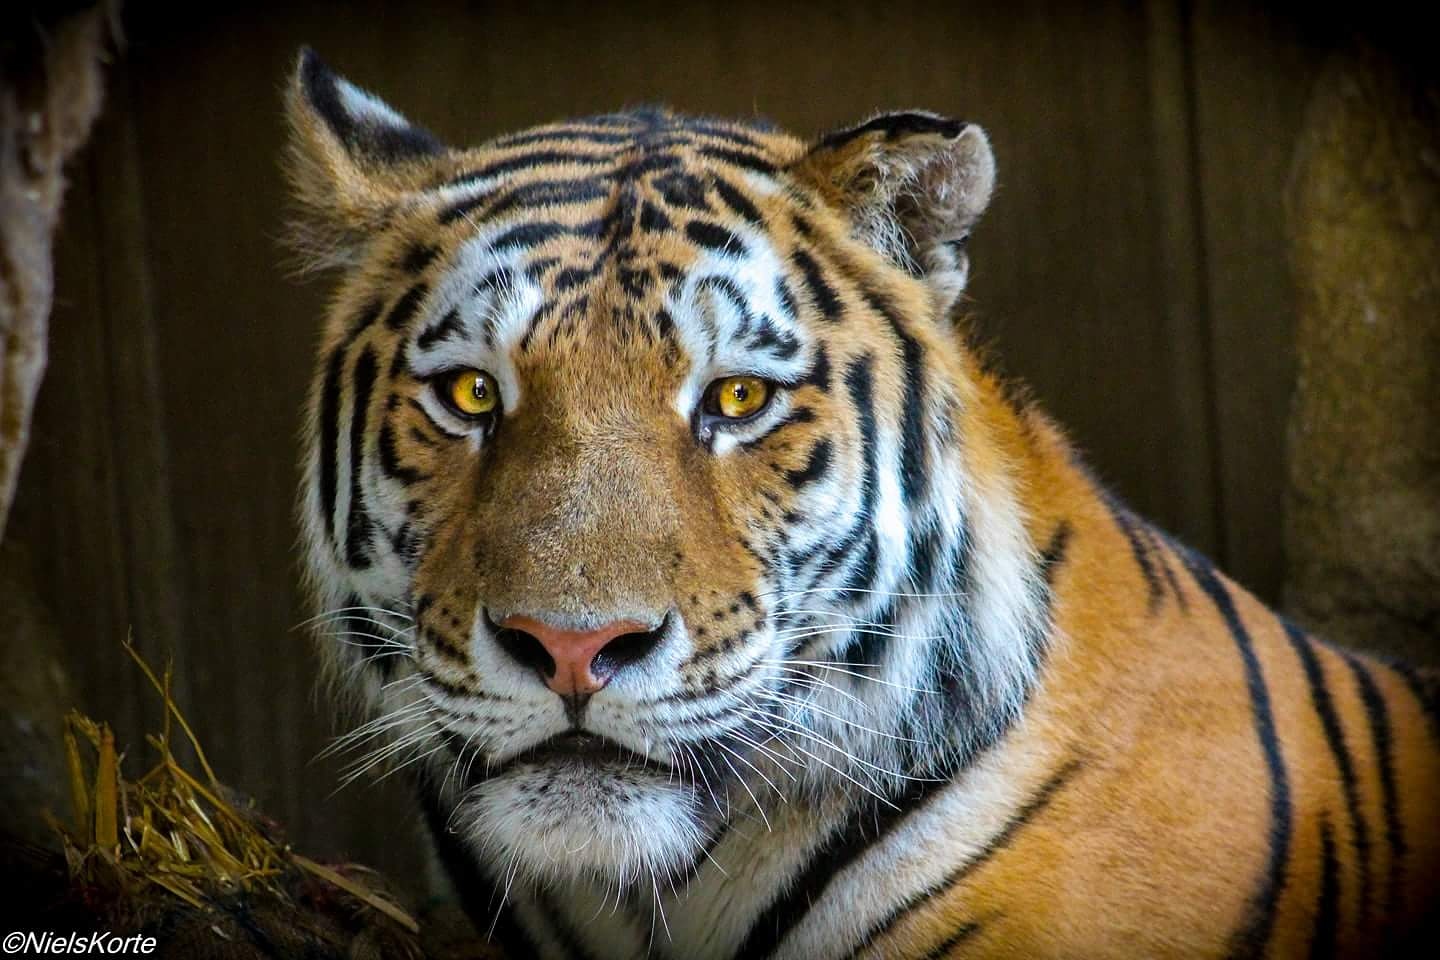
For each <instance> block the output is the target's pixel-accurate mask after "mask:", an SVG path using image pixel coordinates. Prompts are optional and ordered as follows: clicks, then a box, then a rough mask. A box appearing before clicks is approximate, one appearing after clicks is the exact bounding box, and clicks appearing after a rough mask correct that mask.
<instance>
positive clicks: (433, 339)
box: [415, 307, 460, 350]
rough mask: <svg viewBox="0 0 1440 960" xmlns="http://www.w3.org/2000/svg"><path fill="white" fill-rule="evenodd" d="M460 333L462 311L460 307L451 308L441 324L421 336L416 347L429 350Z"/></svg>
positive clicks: (441, 320) (442, 318) (441, 319)
mask: <svg viewBox="0 0 1440 960" xmlns="http://www.w3.org/2000/svg"><path fill="white" fill-rule="evenodd" d="M459 332H460V310H459V308H458V307H451V308H450V310H449V311H448V312H446V314H445V316H443V317H441V318H440V322H439V323H437V324H435V325H434V326H433V327H430V328H429V329H427V330H425V332H423V333H421V334H420V338H419V339H418V340H416V341H415V345H416V346H417V347H419V348H420V349H421V350H429V349H430V348H431V347H433V346H435V344H437V343H439V342H440V341H441V340H448V339H450V337H452V336H454V335H455V334H457V333H459Z"/></svg>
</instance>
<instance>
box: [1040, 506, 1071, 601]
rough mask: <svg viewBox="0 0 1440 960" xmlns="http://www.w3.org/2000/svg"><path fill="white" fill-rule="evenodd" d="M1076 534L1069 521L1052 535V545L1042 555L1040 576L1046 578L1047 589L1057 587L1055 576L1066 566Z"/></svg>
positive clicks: (1064, 521) (1060, 524) (1060, 525)
mask: <svg viewBox="0 0 1440 960" xmlns="http://www.w3.org/2000/svg"><path fill="white" fill-rule="evenodd" d="M1074 532H1075V531H1074V529H1073V528H1072V527H1071V526H1070V521H1069V520H1061V521H1060V523H1059V524H1058V525H1056V527H1055V532H1054V533H1052V534H1051V535H1050V543H1049V544H1048V545H1046V547H1045V549H1044V551H1042V552H1041V554H1040V575H1041V576H1042V577H1044V578H1045V586H1046V587H1047V588H1050V589H1052V590H1053V589H1054V587H1055V574H1057V573H1058V572H1059V571H1060V568H1061V567H1062V566H1064V565H1065V558H1066V555H1067V554H1068V553H1069V551H1070V537H1071V536H1072V535H1073V534H1074Z"/></svg>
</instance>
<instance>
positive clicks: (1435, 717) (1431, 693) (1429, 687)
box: [1386, 661, 1440, 742]
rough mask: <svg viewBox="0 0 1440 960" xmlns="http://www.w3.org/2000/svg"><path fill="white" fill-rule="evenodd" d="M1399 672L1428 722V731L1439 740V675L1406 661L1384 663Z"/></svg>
mask: <svg viewBox="0 0 1440 960" xmlns="http://www.w3.org/2000/svg"><path fill="white" fill-rule="evenodd" d="M1386 666H1388V667H1389V668H1390V669H1391V670H1394V671H1395V672H1396V673H1398V674H1400V678H1401V679H1402V680H1404V681H1405V685H1406V686H1407V687H1409V688H1410V692H1411V693H1412V694H1413V695H1414V697H1415V702H1416V703H1417V704H1419V706H1420V712H1421V713H1423V714H1425V719H1426V720H1427V721H1428V722H1429V724H1430V733H1431V735H1432V736H1434V737H1435V740H1436V741H1437V742H1440V676H1437V675H1436V674H1435V673H1434V672H1432V671H1428V670H1417V669H1416V668H1415V667H1413V666H1411V665H1410V664H1408V663H1400V662H1397V661H1391V662H1389V663H1387V664H1386Z"/></svg>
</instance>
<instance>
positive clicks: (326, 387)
mask: <svg viewBox="0 0 1440 960" xmlns="http://www.w3.org/2000/svg"><path fill="white" fill-rule="evenodd" d="M347 345H348V344H347ZM345 346H346V345H342V346H340V347H336V348H335V350H334V352H332V353H331V354H330V362H329V363H327V364H326V365H325V382H324V383H323V384H322V385H321V387H320V509H321V511H322V512H324V514H325V536H327V537H329V538H330V539H331V540H332V541H333V540H334V538H335V500H336V497H337V496H338V494H339V480H338V478H337V477H336V473H337V470H336V462H335V458H336V457H338V456H339V445H340V374H341V373H342V372H343V371H344V368H345Z"/></svg>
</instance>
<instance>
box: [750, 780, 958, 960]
mask: <svg viewBox="0 0 1440 960" xmlns="http://www.w3.org/2000/svg"><path fill="white" fill-rule="evenodd" d="M953 773H954V771H953V770H947V771H945V773H944V774H943V775H942V777H941V780H942V781H943V782H935V781H931V780H913V781H911V782H909V783H908V784H906V786H905V789H904V790H903V791H902V792H901V793H899V794H898V795H896V796H893V797H891V798H890V802H891V804H893V806H882V805H880V804H879V803H874V804H862V805H861V807H860V808H859V809H857V810H856V811H855V812H854V815H853V816H852V817H851V818H850V820H849V821H847V822H846V824H845V825H844V826H843V827H841V828H840V829H838V830H836V831H834V832H833V833H831V834H830V836H829V837H827V838H826V840H825V841H824V842H823V843H822V844H821V845H820V846H819V848H818V849H817V850H816V851H815V853H814V854H813V855H812V856H811V857H810V861H809V862H808V863H806V864H805V866H804V867H803V868H801V870H800V871H799V873H798V874H797V875H796V876H795V878H794V879H793V880H792V881H791V883H790V884H789V885H788V887H787V888H786V889H785V891H784V893H783V894H782V895H781V896H779V897H778V898H777V899H775V900H774V901H772V902H771V903H770V905H769V906H767V907H766V908H765V910H764V911H763V912H762V913H761V914H760V916H759V917H757V918H756V919H755V922H754V923H752V924H751V925H750V931H749V933H748V934H747V935H746V936H745V939H744V941H743V942H742V944H741V946H740V949H739V950H737V951H736V952H735V954H734V956H735V957H736V958H737V960H741V958H744V960H750V958H759V957H765V956H768V955H770V954H771V953H773V952H774V951H775V949H776V948H777V947H779V946H780V944H781V942H782V941H784V939H785V937H786V935H787V934H789V933H790V931H791V930H793V929H794V928H795V926H796V924H798V923H799V922H800V921H801V920H803V919H804V918H805V915H806V914H807V913H809V912H810V908H811V907H812V906H814V905H815V904H816V903H817V902H819V900H820V898H821V897H823V896H824V895H825V891H826V890H827V889H828V888H829V887H830V884H831V883H832V882H833V881H834V880H835V878H836V877H837V876H838V875H839V874H840V873H841V872H843V871H844V870H845V868H846V867H848V866H850V865H851V864H853V863H855V862H856V861H858V860H859V859H860V858H861V857H863V856H864V855H865V854H866V853H867V852H868V851H869V850H871V849H872V848H873V847H875V846H877V845H879V844H880V843H881V842H882V841H883V840H884V839H885V838H886V837H888V836H889V835H890V834H891V833H892V832H893V831H894V830H895V829H896V828H897V827H898V826H900V824H901V823H902V822H904V820H905V819H906V818H907V817H909V816H910V815H911V814H912V813H915V812H917V811H919V810H921V809H923V807H924V802H925V800H926V799H927V798H928V797H929V796H930V795H931V794H932V793H934V792H937V791H938V790H939V789H940V788H943V787H944V786H946V785H947V784H948V782H949V777H950V776H951V775H953Z"/></svg>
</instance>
